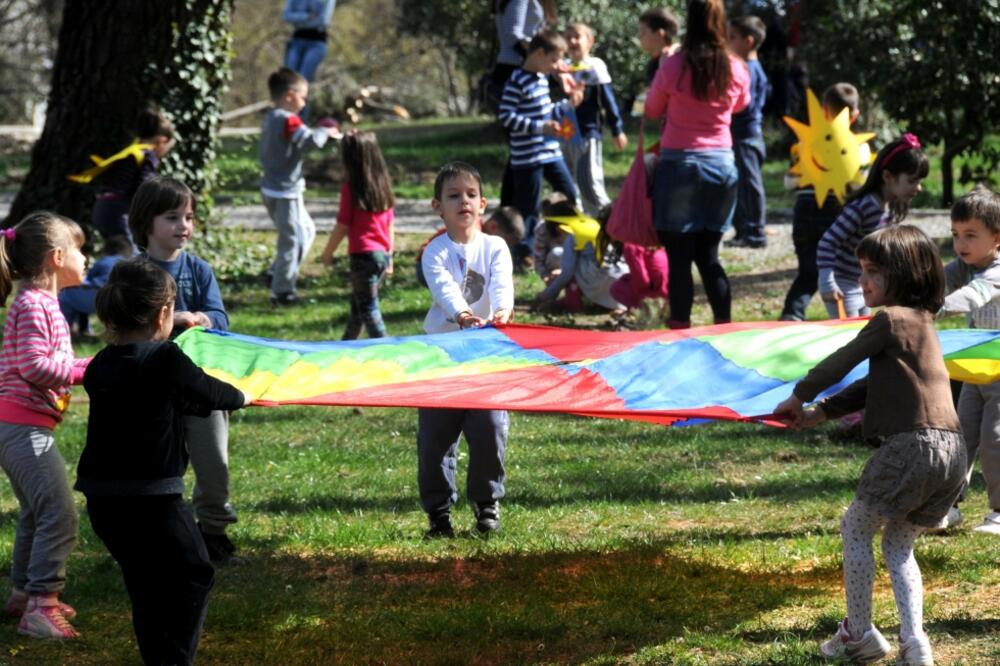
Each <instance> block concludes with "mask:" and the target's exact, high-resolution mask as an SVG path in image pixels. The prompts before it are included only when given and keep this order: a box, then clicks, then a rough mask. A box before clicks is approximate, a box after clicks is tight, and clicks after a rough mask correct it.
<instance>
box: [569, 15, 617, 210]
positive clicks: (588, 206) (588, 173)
mask: <svg viewBox="0 0 1000 666" xmlns="http://www.w3.org/2000/svg"><path fill="white" fill-rule="evenodd" d="M566 43H567V44H568V45H569V56H570V59H569V63H568V64H569V69H570V71H571V72H572V73H573V80H574V81H575V82H576V85H577V87H580V88H582V90H583V101H582V102H580V106H578V107H577V109H576V121H577V125H578V129H579V132H580V139H581V141H580V143H574V142H573V141H565V142H563V145H562V149H563V158H564V159H565V160H566V166H567V167H568V168H569V172H570V173H571V174H572V175H573V177H574V178H575V179H576V184H577V187H579V188H580V197H581V199H582V201H583V211H584V212H585V213H586V214H587V215H592V216H596V215H597V214H598V213H599V212H600V210H601V209H602V208H604V207H605V206H607V205H608V204H609V203H610V202H611V199H610V198H609V197H608V193H607V192H606V191H605V190H604V159H603V156H602V148H601V146H602V143H603V141H602V138H603V123H604V120H603V119H602V116H603V118H605V119H607V121H608V124H609V125H610V126H611V134H612V136H614V142H615V148H617V149H618V150H622V149H624V148H625V146H627V145H628V137H627V136H625V122H624V120H622V115H621V113H620V112H619V111H618V102H617V100H616V99H615V93H614V91H613V90H612V89H611V75H610V74H608V66H607V65H605V64H604V61H603V60H601V59H600V58H594V57H592V56H591V55H590V49H592V48H593V47H594V30H593V28H591V27H590V26H589V25H587V24H586V23H570V24H569V27H568V28H566Z"/></svg>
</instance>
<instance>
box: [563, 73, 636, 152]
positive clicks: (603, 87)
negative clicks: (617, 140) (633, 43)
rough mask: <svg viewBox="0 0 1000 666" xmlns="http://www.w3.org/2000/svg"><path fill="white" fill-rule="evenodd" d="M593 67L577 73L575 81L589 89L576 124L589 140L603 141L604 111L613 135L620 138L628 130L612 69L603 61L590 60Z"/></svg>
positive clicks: (578, 110)
mask: <svg viewBox="0 0 1000 666" xmlns="http://www.w3.org/2000/svg"><path fill="white" fill-rule="evenodd" d="M586 64H587V65H589V67H587V68H586V69H581V70H578V71H575V72H573V79H574V80H576V82H577V83H582V84H584V85H585V86H586V88H584V92H583V101H582V102H581V103H580V106H578V107H576V122H577V125H579V127H580V135H581V136H582V137H583V138H585V139H600V138H601V129H602V127H603V123H602V121H601V110H602V109H603V110H604V113H605V116H606V118H607V120H608V123H609V124H610V126H611V134H613V135H614V136H618V135H619V134H621V133H622V132H624V131H625V123H624V121H623V120H622V114H621V112H620V111H619V110H618V100H616V99H615V93H614V91H613V90H612V89H611V75H610V74H608V66H607V65H606V64H604V61H603V60H601V59H600V58H593V57H592V58H590V59H588V60H587V62H586Z"/></svg>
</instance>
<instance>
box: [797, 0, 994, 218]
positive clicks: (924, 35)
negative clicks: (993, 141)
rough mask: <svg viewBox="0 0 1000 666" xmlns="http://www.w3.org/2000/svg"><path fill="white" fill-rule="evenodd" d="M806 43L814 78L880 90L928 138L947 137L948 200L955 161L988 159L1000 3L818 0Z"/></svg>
mask: <svg viewBox="0 0 1000 666" xmlns="http://www.w3.org/2000/svg"><path fill="white" fill-rule="evenodd" d="M804 6H805V11H806V12H807V14H806V15H805V20H804V31H805V38H804V42H805V44H806V46H807V47H808V60H809V64H810V67H811V68H812V70H813V73H814V75H815V76H814V78H819V79H820V80H824V81H837V80H845V81H850V82H852V83H854V84H855V85H857V86H858V88H859V90H861V91H862V93H863V94H866V95H868V96H871V97H873V98H875V99H876V100H877V101H878V102H879V103H880V105H881V106H882V107H883V108H884V109H885V111H886V112H887V113H888V114H889V115H890V116H891V117H892V118H894V119H895V120H896V121H897V122H899V123H900V124H901V125H902V126H903V127H904V128H905V129H906V130H908V131H911V132H913V133H915V134H917V135H919V136H920V138H921V140H922V141H923V142H924V144H925V145H929V144H937V143H941V144H943V146H944V151H943V154H942V170H943V174H942V180H943V195H942V205H948V204H950V203H951V200H952V198H953V192H954V189H953V187H954V186H953V176H952V162H953V160H954V159H955V158H956V157H958V156H959V155H977V156H978V157H980V158H985V159H986V162H987V166H986V167H985V168H984V169H982V170H980V171H978V172H972V171H967V172H966V174H965V177H967V178H975V177H982V176H985V175H988V174H989V173H990V172H991V171H994V170H995V167H996V166H997V157H998V155H997V152H996V150H995V148H992V147H991V146H990V145H989V144H988V143H987V142H984V139H985V138H986V136H987V134H988V133H990V132H994V131H996V124H997V119H998V118H1000V60H998V59H997V57H996V45H997V44H1000V2H997V0H985V1H983V2H945V1H943V0H932V1H927V0H865V1H861V2H858V1H856V0H811V1H810V2H808V3H804Z"/></svg>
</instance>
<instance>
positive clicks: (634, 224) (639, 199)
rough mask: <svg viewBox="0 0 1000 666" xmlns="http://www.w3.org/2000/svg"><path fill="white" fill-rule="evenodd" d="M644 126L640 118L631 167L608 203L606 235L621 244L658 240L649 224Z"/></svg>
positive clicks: (650, 205)
mask: <svg viewBox="0 0 1000 666" xmlns="http://www.w3.org/2000/svg"><path fill="white" fill-rule="evenodd" d="M645 126H646V120H645V119H643V121H642V122H641V123H640V124H639V145H638V147H637V148H636V150H635V160H634V161H633V162H632V168H631V169H629V172H628V175H627V176H625V182H624V183H622V189H621V191H620V192H619V193H618V198H617V199H615V201H614V203H612V204H611V217H610V218H609V219H608V234H609V235H610V236H611V237H612V238H614V239H616V240H620V241H622V242H624V243H635V244H636V245H645V246H657V245H659V244H660V240H659V239H658V238H657V237H656V229H655V228H654V227H653V201H652V199H650V190H649V189H648V186H647V182H646V162H645V146H644V143H645V141H644V140H645V136H644V130H645Z"/></svg>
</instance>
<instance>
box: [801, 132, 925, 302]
mask: <svg viewBox="0 0 1000 666" xmlns="http://www.w3.org/2000/svg"><path fill="white" fill-rule="evenodd" d="M928 168H929V165H928V162H927V156H926V155H924V153H923V152H922V151H921V150H920V141H919V140H918V139H917V137H915V136H914V135H912V134H904V135H903V136H902V137H901V138H899V139H896V140H895V141H893V142H892V143H890V144H889V145H887V146H886V147H885V148H883V149H882V150H881V151H879V154H878V156H877V157H876V158H875V164H874V165H872V169H871V171H870V172H869V173H868V178H867V179H866V180H865V184H864V185H862V186H861V189H860V190H858V191H857V192H855V193H854V195H852V196H851V200H850V201H849V202H848V203H847V205H845V206H844V209H843V210H842V211H841V212H840V215H839V216H838V217H837V220H836V221H835V222H834V223H833V225H832V226H831V227H830V228H829V229H827V231H826V233H824V234H823V237H822V238H821V239H820V241H819V246H818V247H817V249H816V266H817V268H818V269H819V291H820V295H821V296H822V297H823V303H824V304H825V305H826V311H827V313H828V314H829V315H830V317H831V318H836V317H838V316H847V317H857V316H860V315H866V314H868V307H867V306H866V305H865V302H864V296H863V295H862V292H861V287H860V286H858V277H859V276H860V274H861V270H860V269H859V268H858V262H857V260H856V259H855V257H854V251H855V248H857V247H858V243H860V242H861V239H862V238H864V237H865V236H867V235H868V234H870V233H871V232H873V231H875V230H876V229H878V228H879V227H881V226H883V225H886V224H898V223H899V222H901V221H902V220H904V219H905V218H906V214H907V213H908V212H909V209H910V202H911V201H912V200H913V197H915V196H917V193H919V192H920V189H921V187H920V181H921V180H923V179H924V178H926V177H927V172H928ZM841 309H843V312H841Z"/></svg>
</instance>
